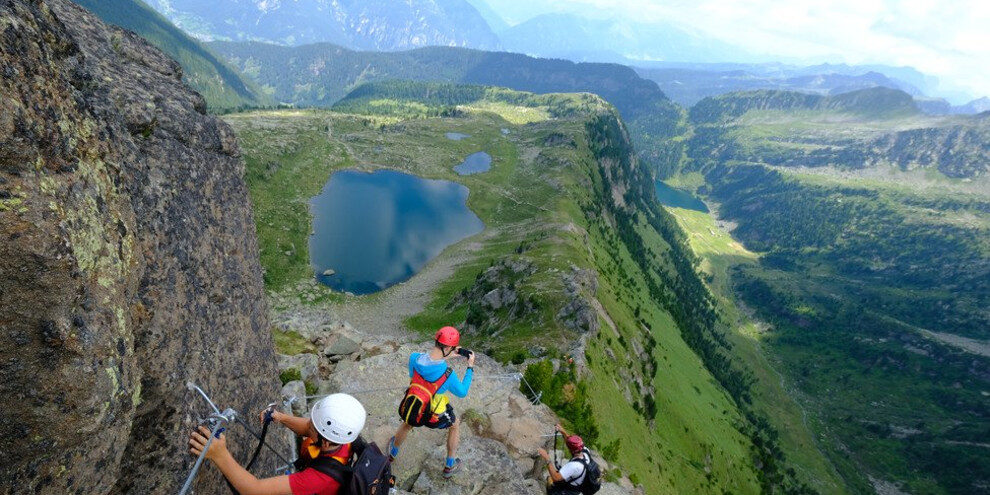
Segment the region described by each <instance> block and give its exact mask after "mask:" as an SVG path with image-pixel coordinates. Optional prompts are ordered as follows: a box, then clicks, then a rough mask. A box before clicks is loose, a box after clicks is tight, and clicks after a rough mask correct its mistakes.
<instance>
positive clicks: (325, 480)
mask: <svg viewBox="0 0 990 495" xmlns="http://www.w3.org/2000/svg"><path fill="white" fill-rule="evenodd" d="M289 487H290V488H292V495H313V494H316V495H337V490H338V489H339V488H340V483H337V480H335V479H333V478H331V477H330V476H328V475H326V474H323V473H321V472H319V471H317V470H315V469H313V468H306V469H303V470H302V471H300V472H298V473H293V474H290V475H289Z"/></svg>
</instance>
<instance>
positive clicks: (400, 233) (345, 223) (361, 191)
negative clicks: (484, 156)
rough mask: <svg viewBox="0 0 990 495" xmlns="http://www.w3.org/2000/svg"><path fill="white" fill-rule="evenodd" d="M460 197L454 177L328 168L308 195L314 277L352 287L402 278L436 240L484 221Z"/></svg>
mask: <svg viewBox="0 0 990 495" xmlns="http://www.w3.org/2000/svg"><path fill="white" fill-rule="evenodd" d="M489 161H490V159H489ZM467 197H468V189H467V187H465V186H463V185H460V184H457V183H455V182H451V181H446V180H431V179H423V178H420V177H416V176H414V175H409V174H405V173H401V172H396V171H393V170H378V171H375V172H371V173H368V172H361V171H355V170H341V171H337V172H334V173H333V174H332V175H331V176H330V179H329V181H327V184H326V185H325V186H324V188H323V191H322V192H321V193H320V194H319V195H317V196H315V197H313V198H312V199H311V200H310V207H311V211H312V214H313V234H312V235H311V236H310V238H309V252H310V263H311V264H312V267H313V269H314V270H315V272H316V278H317V280H319V281H320V282H321V283H323V284H324V285H327V286H329V287H330V288H332V289H334V290H336V291H340V292H349V293H352V294H355V295H364V294H371V293H374V292H378V291H381V290H383V289H386V288H388V287H390V286H392V285H395V284H398V283H401V282H404V281H406V280H408V279H409V278H410V277H412V276H413V275H414V274H415V273H416V272H418V271H419V270H420V269H422V268H423V266H425V265H426V264H427V263H428V262H429V261H430V260H432V259H433V258H435V257H436V256H437V255H439V254H440V252H441V251H443V250H444V248H446V247H447V246H449V245H451V244H454V243H456V242H458V241H460V240H461V239H464V238H466V237H470V236H472V235H474V234H477V233H478V232H481V231H482V230H483V229H484V227H485V226H484V224H483V223H482V221H481V219H479V218H478V216H477V215H475V214H474V212H472V211H471V210H470V209H469V208H468V207H467V205H466V203H465V202H466V200H467Z"/></svg>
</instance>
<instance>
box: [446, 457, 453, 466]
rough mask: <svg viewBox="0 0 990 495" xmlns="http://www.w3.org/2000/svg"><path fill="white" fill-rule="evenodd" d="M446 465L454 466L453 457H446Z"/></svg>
mask: <svg viewBox="0 0 990 495" xmlns="http://www.w3.org/2000/svg"><path fill="white" fill-rule="evenodd" d="M447 467H449V468H452V467H454V458H453V457H448V458H447Z"/></svg>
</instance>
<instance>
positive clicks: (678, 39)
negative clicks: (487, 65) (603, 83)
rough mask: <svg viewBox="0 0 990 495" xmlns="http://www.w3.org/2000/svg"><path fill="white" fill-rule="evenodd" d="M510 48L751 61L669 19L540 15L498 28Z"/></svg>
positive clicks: (583, 57)
mask: <svg viewBox="0 0 990 495" xmlns="http://www.w3.org/2000/svg"><path fill="white" fill-rule="evenodd" d="M498 35H499V37H500V38H501V40H502V44H503V45H504V46H505V47H506V49H508V50H510V51H515V52H520V53H527V54H530V55H536V56H540V57H551V58H567V59H570V60H579V61H588V62H616V63H623V64H627V65H632V64H635V63H637V62H642V61H656V60H667V61H670V60H691V61H695V62H717V61H722V60H752V59H753V57H752V56H751V55H749V54H748V53H745V52H744V51H742V50H740V49H738V48H736V47H734V46H732V45H729V44H727V43H722V42H720V41H717V40H714V39H712V38H710V37H706V36H703V35H700V34H697V33H692V32H689V31H687V30H684V29H682V28H679V27H677V26H674V25H673V24H661V25H657V24H643V23H637V22H631V21H627V20H623V19H616V18H612V19H588V18H585V17H581V16H577V15H573V14H545V15H541V16H537V17H534V18H532V19H530V20H528V21H526V22H523V23H521V24H518V25H516V26H513V27H511V28H508V29H506V30H504V31H500V32H499V33H498Z"/></svg>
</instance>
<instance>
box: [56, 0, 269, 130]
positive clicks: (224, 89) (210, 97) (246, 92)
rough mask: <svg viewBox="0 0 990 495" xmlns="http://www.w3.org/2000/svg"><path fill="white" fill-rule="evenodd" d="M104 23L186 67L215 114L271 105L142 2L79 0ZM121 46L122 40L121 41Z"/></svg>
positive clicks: (186, 78)
mask: <svg viewBox="0 0 990 495" xmlns="http://www.w3.org/2000/svg"><path fill="white" fill-rule="evenodd" d="M75 2H76V3H78V4H79V5H82V6H83V7H85V8H87V9H89V10H90V11H92V12H93V13H94V14H96V15H98V16H99V17H100V18H101V19H102V20H103V21H104V22H107V23H109V24H115V25H117V26H120V27H122V28H125V29H129V30H131V31H134V32H135V33H137V34H139V35H140V36H141V37H142V38H144V39H146V40H148V41H149V42H151V44H153V45H155V46H156V47H157V48H158V49H159V50H161V51H163V52H165V53H166V54H168V56H169V57H171V58H172V59H174V60H175V61H176V62H178V63H179V65H181V66H182V70H183V74H182V80H183V82H185V83H186V84H188V85H189V86H191V87H192V88H193V89H195V90H196V91H198V92H199V93H200V94H202V95H203V97H204V98H205V99H206V102H207V107H208V108H209V109H210V110H211V111H214V112H217V111H226V110H231V109H235V108H246V107H261V106H271V105H272V100H271V98H270V96H269V95H267V94H265V93H263V92H262V91H261V90H260V89H259V88H258V86H257V85H256V84H255V83H254V81H252V80H250V79H246V78H242V77H241V75H240V73H238V72H237V71H236V70H233V69H231V68H230V67H228V66H227V65H226V62H224V61H223V60H222V59H220V58H218V57H217V56H216V55H214V54H213V53H212V52H211V51H210V50H209V49H207V48H205V47H204V46H203V45H201V44H200V43H199V42H198V41H196V40H194V39H193V38H191V37H189V36H188V35H187V34H185V33H184V32H182V31H181V30H179V29H178V28H176V27H175V26H173V25H172V23H170V22H169V21H168V20H167V19H165V18H164V17H162V16H161V15H159V14H158V13H156V12H155V11H154V10H153V9H151V8H150V7H148V6H147V5H145V4H144V3H143V2H141V1H140V0H75ZM117 45H118V46H119V45H120V41H119V40H118V41H117Z"/></svg>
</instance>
